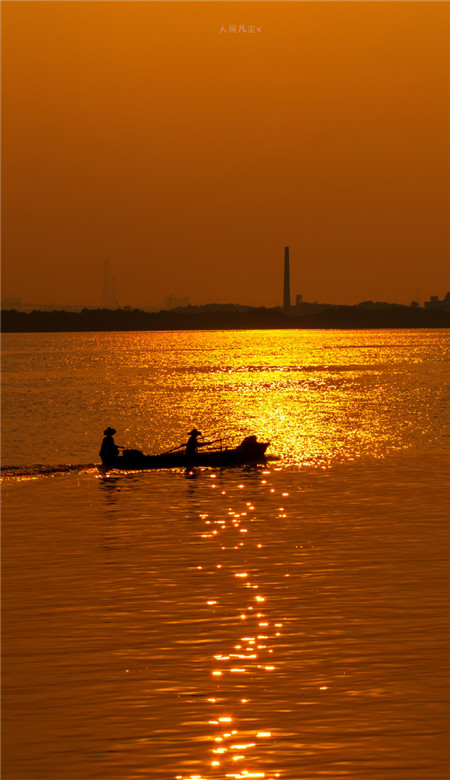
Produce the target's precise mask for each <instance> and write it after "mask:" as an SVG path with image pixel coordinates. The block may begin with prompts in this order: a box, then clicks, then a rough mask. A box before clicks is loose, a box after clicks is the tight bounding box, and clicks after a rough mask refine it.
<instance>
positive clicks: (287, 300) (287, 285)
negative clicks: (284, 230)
mask: <svg viewBox="0 0 450 780" xmlns="http://www.w3.org/2000/svg"><path fill="white" fill-rule="evenodd" d="M290 305H291V280H290V275H289V247H288V246H285V247H284V292H283V308H284V309H288V308H289V306H290Z"/></svg>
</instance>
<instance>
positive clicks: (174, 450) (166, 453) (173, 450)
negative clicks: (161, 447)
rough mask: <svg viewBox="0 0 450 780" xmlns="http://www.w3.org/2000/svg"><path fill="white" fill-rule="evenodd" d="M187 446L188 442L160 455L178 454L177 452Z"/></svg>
mask: <svg viewBox="0 0 450 780" xmlns="http://www.w3.org/2000/svg"><path fill="white" fill-rule="evenodd" d="M186 444H187V441H185V442H184V444H179V445H178V447H172V449H171V450H166V451H165V452H160V453H159V454H160V455H170V453H171V452H176V451H177V450H181V448H182V447H185V446H186Z"/></svg>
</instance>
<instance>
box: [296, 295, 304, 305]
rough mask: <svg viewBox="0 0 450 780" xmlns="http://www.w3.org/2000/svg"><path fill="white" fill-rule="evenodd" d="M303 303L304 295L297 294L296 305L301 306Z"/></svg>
mask: <svg viewBox="0 0 450 780" xmlns="http://www.w3.org/2000/svg"><path fill="white" fill-rule="evenodd" d="M302 303H303V295H296V296H295V305H296V306H301V305H302Z"/></svg>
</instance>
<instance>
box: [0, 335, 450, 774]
mask: <svg viewBox="0 0 450 780" xmlns="http://www.w3.org/2000/svg"><path fill="white" fill-rule="evenodd" d="M449 341H450V339H449V335H448V334H447V333H446V332H445V331H429V332H418V331H371V332H357V331H346V332H340V331H314V332H301V331H299V332H291V331H289V332H287V331H273V332H270V331H264V332H239V333H238V332H204V333H200V332H195V333H178V332H177V333H126V334H121V333H114V334H33V335H27V334H7V335H5V336H4V339H3V404H4V412H3V453H2V459H3V460H2V462H3V466H4V469H5V470H4V472H3V473H4V475H5V476H4V480H3V523H2V531H3V642H2V644H3V648H2V656H3V696H2V697H3V722H2V735H3V770H2V778H4V779H5V780H22V779H23V780H28V779H29V780H38V779H39V780H40V779H41V778H49V779H50V778H51V779H52V780H82V779H83V780H91V778H92V780H95V779H96V778H108V780H131V779H132V778H151V779H152V780H188V779H190V778H202V780H224V779H225V778H242V779H244V778H256V777H258V778H265V779H266V780H272V779H273V778H278V777H279V778H282V779H283V780H288V779H289V780H310V779H311V780H313V778H314V779H316V778H326V779H327V780H334V778H336V779H338V778H348V779H349V780H363V779H364V778H369V779H370V778H380V780H381V779H383V780H384V778H387V779H388V780H390V779H392V780H394V779H395V780H397V779H405V780H408V779H411V780H415V779H418V778H420V779H421V780H447V778H449V777H450V769H449V763H448V747H447V745H448V743H447V741H446V730H447V726H448V707H447V704H448V662H447V661H448V595H449V594H448V573H447V572H448V521H447V515H448V498H449V490H448V466H449V449H450V446H449V443H450V439H449V426H448V423H449V412H448V396H449V390H448V373H449V372H448V358H449V352H450V350H449ZM106 425H114V427H115V428H117V431H118V434H117V436H116V441H117V442H118V443H119V444H128V445H132V446H139V447H141V448H143V449H144V450H145V451H146V452H157V451H161V450H163V449H166V448H168V447H170V446H175V445H177V444H179V443H180V442H182V441H183V440H185V438H186V433H187V432H188V431H189V430H190V429H191V428H192V426H193V425H196V427H198V428H200V429H201V430H202V431H204V433H205V434H208V435H217V434H222V435H223V436H224V437H225V436H230V437H231V436H232V435H234V434H237V441H238V440H239V438H242V437H243V436H244V435H247V434H250V433H256V434H257V435H258V437H259V438H260V439H266V440H270V441H271V447H270V450H269V451H270V452H271V453H272V454H274V455H278V456H280V460H274V461H269V462H268V463H267V464H266V465H264V466H260V467H257V468H235V469H226V470H222V471H219V470H208V469H204V470H198V471H197V472H196V473H194V474H191V475H186V474H185V473H184V472H182V471H173V472H164V471H155V472H140V473H128V474H127V473H123V474H119V473H114V472H109V473H104V472H103V473H102V472H100V471H99V470H98V469H97V468H96V467H95V466H94V465H93V464H95V463H96V462H97V461H98V454H97V453H98V449H99V445H100V442H101V438H102V432H103V428H104V427H106ZM227 443H229V444H233V443H234V441H233V440H232V439H231V438H230V439H229V440H228V442H227ZM68 466H70V468H68Z"/></svg>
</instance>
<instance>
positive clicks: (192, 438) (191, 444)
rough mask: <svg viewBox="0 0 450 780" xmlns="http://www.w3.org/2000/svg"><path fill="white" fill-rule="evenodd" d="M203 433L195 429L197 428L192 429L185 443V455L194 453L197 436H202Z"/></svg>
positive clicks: (196, 447)
mask: <svg viewBox="0 0 450 780" xmlns="http://www.w3.org/2000/svg"><path fill="white" fill-rule="evenodd" d="M202 435H203V434H202V433H200V431H198V430H197V428H193V429H192V431H191V432H190V434H189V439H188V442H187V444H186V455H195V453H196V452H197V450H198V441H197V439H198V437H199V436H202Z"/></svg>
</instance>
